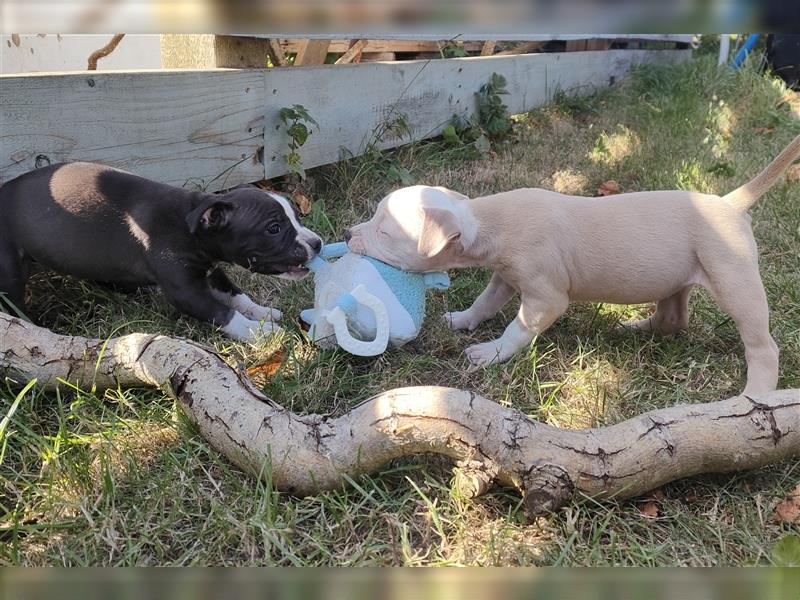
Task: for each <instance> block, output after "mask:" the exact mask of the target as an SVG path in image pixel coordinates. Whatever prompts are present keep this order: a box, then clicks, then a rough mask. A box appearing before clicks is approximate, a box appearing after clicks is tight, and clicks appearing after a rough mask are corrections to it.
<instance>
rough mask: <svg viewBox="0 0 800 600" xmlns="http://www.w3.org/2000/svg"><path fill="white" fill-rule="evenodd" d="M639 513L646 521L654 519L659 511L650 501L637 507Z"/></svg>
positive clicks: (656, 505)
mask: <svg viewBox="0 0 800 600" xmlns="http://www.w3.org/2000/svg"><path fill="white" fill-rule="evenodd" d="M639 512H640V513H642V516H644V517H647V518H648V519H655V518H656V517H658V515H659V514H660V512H661V511H659V509H658V504H656V503H655V502H653V501H652V500H650V501H649V502H645V503H644V504H642V505H640V506H639Z"/></svg>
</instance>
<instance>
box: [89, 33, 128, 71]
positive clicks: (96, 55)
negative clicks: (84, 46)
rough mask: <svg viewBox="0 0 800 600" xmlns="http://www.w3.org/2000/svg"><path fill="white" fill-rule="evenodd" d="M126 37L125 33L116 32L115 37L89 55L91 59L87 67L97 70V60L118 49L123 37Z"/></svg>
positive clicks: (90, 69)
mask: <svg viewBox="0 0 800 600" xmlns="http://www.w3.org/2000/svg"><path fill="white" fill-rule="evenodd" d="M124 37H125V34H124V33H115V34H114V37H112V38H111V41H110V42H108V43H107V44H106V45H105V46H103V47H102V48H99V49H98V50H95V51H94V52H92V53H91V54H90V55H89V59H88V60H87V65H86V69H87V70H88V71H96V70H97V61H98V60H100V59H101V58H105V57H106V56H108V55H109V54H111V53H112V52H113V51H114V50H116V49H117V46H119V43H120V42H121V41H122V38H124Z"/></svg>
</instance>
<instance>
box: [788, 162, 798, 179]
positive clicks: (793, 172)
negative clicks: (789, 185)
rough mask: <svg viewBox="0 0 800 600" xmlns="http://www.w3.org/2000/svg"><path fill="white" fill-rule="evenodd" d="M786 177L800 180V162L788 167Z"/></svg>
mask: <svg viewBox="0 0 800 600" xmlns="http://www.w3.org/2000/svg"><path fill="white" fill-rule="evenodd" d="M786 179H788V180H789V181H800V163H797V164H796V165H792V166H791V167H789V168H788V169H786Z"/></svg>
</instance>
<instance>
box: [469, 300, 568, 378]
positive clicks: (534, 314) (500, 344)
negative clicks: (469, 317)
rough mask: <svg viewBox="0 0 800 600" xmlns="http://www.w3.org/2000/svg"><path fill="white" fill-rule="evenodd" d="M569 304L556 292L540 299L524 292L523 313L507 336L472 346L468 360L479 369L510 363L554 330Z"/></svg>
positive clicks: (505, 334) (520, 311)
mask: <svg viewBox="0 0 800 600" xmlns="http://www.w3.org/2000/svg"><path fill="white" fill-rule="evenodd" d="M568 304H569V299H568V298H567V296H566V294H561V293H558V292H555V291H553V292H552V293H549V294H541V293H537V294H536V295H526V294H525V292H523V295H522V305H521V306H520V307H519V313H517V316H516V318H515V319H514V320H513V321H512V322H511V324H510V325H509V326H508V327H506V330H505V331H504V332H503V335H501V336H500V337H499V338H497V339H496V340H492V341H490V342H484V343H483V344H475V345H474V346H470V347H469V348H467V350H466V354H467V357H468V358H469V360H470V362H471V363H472V364H473V365H475V366H476V367H480V366H485V365H492V364H495V363H501V362H505V361H507V360H508V359H509V358H511V357H512V356H513V355H514V354H516V353H517V352H518V351H519V350H522V349H523V348H524V347H526V346H527V345H528V344H530V343H531V342H532V341H533V338H534V337H536V336H537V335H538V334H540V333H541V332H543V331H544V330H545V329H547V328H548V327H550V325H552V324H553V323H554V322H555V321H556V319H558V317H560V316H561V315H562V314H563V313H564V311H565V310H566V309H567V305H568Z"/></svg>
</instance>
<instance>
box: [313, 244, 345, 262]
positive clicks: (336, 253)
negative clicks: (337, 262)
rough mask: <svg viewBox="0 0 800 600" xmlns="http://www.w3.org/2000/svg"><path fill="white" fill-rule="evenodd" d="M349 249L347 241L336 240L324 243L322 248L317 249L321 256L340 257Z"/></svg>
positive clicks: (325, 257) (326, 257)
mask: <svg viewBox="0 0 800 600" xmlns="http://www.w3.org/2000/svg"><path fill="white" fill-rule="evenodd" d="M349 251H350V250H348V249H347V242H336V243H334V244H325V245H324V246H323V247H322V250H320V251H319V255H320V257H321V258H324V259H328V258H340V257H342V256H344V255H345V254H347V253H348V252H349Z"/></svg>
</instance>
